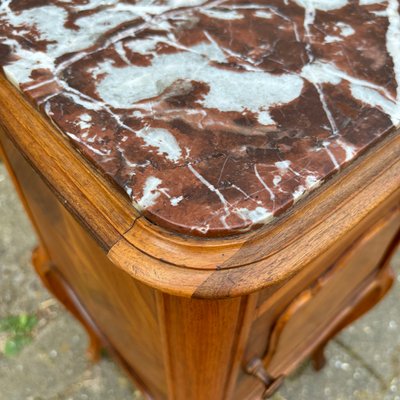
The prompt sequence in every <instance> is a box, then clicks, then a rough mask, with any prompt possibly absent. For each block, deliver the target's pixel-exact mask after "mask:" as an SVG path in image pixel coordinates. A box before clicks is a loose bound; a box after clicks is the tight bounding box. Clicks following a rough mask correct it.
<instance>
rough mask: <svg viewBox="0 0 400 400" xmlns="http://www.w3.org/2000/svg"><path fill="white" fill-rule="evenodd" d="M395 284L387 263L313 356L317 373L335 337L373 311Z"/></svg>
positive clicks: (322, 365)
mask: <svg viewBox="0 0 400 400" xmlns="http://www.w3.org/2000/svg"><path fill="white" fill-rule="evenodd" d="M393 282H394V274H393V270H392V269H391V268H390V264H389V263H387V264H386V265H385V266H384V267H382V268H381V269H380V270H379V272H378V273H377V274H376V275H375V277H374V278H373V279H372V280H371V281H370V283H369V284H368V285H367V286H366V287H364V290H362V291H361V292H360V293H359V294H358V295H357V296H356V298H355V299H354V301H353V302H352V303H351V305H350V306H349V307H348V311H347V312H346V314H345V317H344V318H343V319H342V320H341V321H340V322H339V323H338V324H337V325H336V326H335V328H334V329H333V330H332V331H331V332H330V333H329V336H328V337H327V338H326V339H325V340H324V341H323V342H322V343H321V344H320V345H319V346H318V347H317V349H316V350H315V351H314V352H313V354H312V355H311V360H312V364H313V367H314V369H315V370H316V371H319V370H321V369H322V368H323V367H324V365H325V363H326V358H325V355H324V350H325V347H326V345H327V344H328V343H329V341H330V340H331V339H332V338H333V337H335V336H336V335H337V334H338V333H339V332H340V331H341V330H342V329H344V328H345V327H346V326H348V325H350V324H351V323H353V322H354V321H355V320H357V319H358V318H360V317H361V316H362V315H364V314H365V313H366V312H368V311H369V310H371V309H372V308H373V307H374V306H375V305H376V304H377V303H379V301H380V300H381V299H382V298H383V297H384V296H385V294H386V293H387V292H388V291H389V289H390V288H391V286H392V284H393Z"/></svg>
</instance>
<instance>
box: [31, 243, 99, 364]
mask: <svg viewBox="0 0 400 400" xmlns="http://www.w3.org/2000/svg"><path fill="white" fill-rule="evenodd" d="M32 264H33V266H34V268H35V270H36V273H37V274H38V275H39V277H40V279H41V280H42V282H43V284H44V285H45V287H46V288H47V289H48V290H49V291H50V293H52V294H53V295H54V296H55V297H56V298H57V299H58V300H59V301H60V302H61V303H62V304H63V305H64V306H65V307H66V308H67V310H68V311H69V312H70V313H71V314H72V315H73V316H74V317H75V318H76V319H77V320H78V321H79V322H80V323H81V324H82V325H83V327H84V328H85V330H86V332H87V334H88V336H89V347H88V350H87V354H88V357H89V358H90V359H91V360H92V361H94V362H96V361H98V360H99V359H100V355H101V350H102V348H103V344H102V341H101V339H100V335H99V333H97V329H96V327H95V325H94V324H93V323H92V322H91V319H90V317H89V316H88V315H87V313H86V311H85V309H84V308H83V307H82V306H81V304H80V302H79V299H78V298H77V297H76V295H75V293H74V292H73V291H72V289H71V288H70V287H69V285H68V284H67V283H66V281H65V280H64V278H63V277H62V275H61V274H60V273H59V271H57V269H56V268H54V266H53V265H52V263H51V261H50V259H49V256H48V254H47V252H46V250H45V249H44V248H43V247H42V246H38V247H37V248H36V249H35V250H34V251H33V253H32Z"/></svg>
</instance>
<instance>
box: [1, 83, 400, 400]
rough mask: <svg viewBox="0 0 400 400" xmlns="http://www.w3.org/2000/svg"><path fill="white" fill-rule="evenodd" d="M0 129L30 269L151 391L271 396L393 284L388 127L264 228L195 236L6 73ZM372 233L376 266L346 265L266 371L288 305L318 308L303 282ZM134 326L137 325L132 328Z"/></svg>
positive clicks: (396, 170) (395, 181)
mask: <svg viewBox="0 0 400 400" xmlns="http://www.w3.org/2000/svg"><path fill="white" fill-rule="evenodd" d="M0 131H1V132H0V133H1V135H0V138H1V146H2V148H3V151H4V154H5V161H6V164H7V165H8V168H9V171H10V173H11V176H12V177H13V178H14V182H15V185H16V187H17V189H18V191H19V193H20V197H21V199H22V201H23V202H24V205H25V208H26V210H27V212H28V214H29V216H30V218H31V220H32V222H33V224H34V225H35V228H36V230H37V232H38V235H39V238H40V240H41V243H42V245H41V247H40V250H39V251H38V252H37V253H36V255H35V258H34V261H35V262H34V264H35V267H36V270H37V271H38V274H39V275H40V276H41V277H42V279H43V280H44V283H45V284H46V286H47V287H48V288H49V289H50V290H52V291H53V293H54V294H55V295H56V296H57V297H58V298H59V299H60V300H61V301H62V302H63V303H64V304H65V305H66V306H67V307H68V308H69V309H70V310H71V312H72V313H73V314H74V315H75V316H77V318H78V319H79V320H81V322H83V324H84V326H85V327H86V328H87V330H88V332H89V335H90V337H91V344H92V346H91V354H92V356H93V357H96V353H98V349H99V348H100V346H107V347H109V348H110V349H111V351H112V352H113V354H114V355H115V356H116V357H117V358H118V359H119V360H120V361H121V362H122V364H123V365H124V366H125V367H126V368H127V370H128V371H129V372H130V373H131V375H132V376H133V378H134V379H135V381H136V382H137V384H138V385H139V387H140V388H142V390H143V391H144V392H145V393H147V395H148V397H149V398H155V399H165V398H169V399H174V400H175V399H177V400H180V399H188V398H190V399H194V400H196V399H206V398H212V399H213V400H214V399H215V400H218V399H231V398H232V399H245V398H248V399H253V398H259V397H260V396H262V394H263V393H264V395H270V394H271V393H272V392H273V390H275V389H276V388H277V387H278V385H279V383H280V382H281V380H282V378H283V377H284V376H286V375H287V374H288V373H289V372H290V371H292V370H293V369H294V368H295V367H296V366H297V365H298V363H299V362H300V361H301V360H302V359H304V357H306V356H308V355H311V354H314V359H315V362H316V366H317V367H320V366H321V364H322V360H323V357H322V351H321V349H323V346H324V345H325V344H326V341H327V340H328V339H329V338H330V337H332V335H334V334H336V333H337V332H338V331H339V330H340V329H342V328H343V327H344V326H345V325H347V324H348V323H350V322H351V321H352V320H354V319H355V318H356V317H358V316H359V315H361V314H362V313H364V312H365V311H367V310H368V309H369V308H370V307H371V306H373V305H374V304H375V303H376V302H377V301H378V300H379V299H380V298H381V297H382V296H383V295H384V293H386V291H387V290H388V288H389V287H390V272H388V271H390V270H389V267H388V260H389V259H390V256H391V254H392V253H393V251H394V248H395V247H396V245H397V243H398V241H399V235H398V231H399V228H400V217H399V209H400V157H399V155H400V136H399V134H398V132H395V131H393V132H391V133H390V134H388V135H387V137H386V138H385V139H383V140H382V141H381V142H380V143H379V144H378V145H376V146H375V147H374V148H373V149H371V150H370V151H368V152H366V153H365V154H364V155H363V156H361V157H360V158H359V159H358V160H356V161H355V162H354V163H352V164H351V165H350V166H349V167H348V168H346V169H345V170H344V171H342V172H341V173H339V174H337V175H336V176H334V177H333V178H331V179H330V180H329V181H328V182H326V183H325V184H324V185H322V186H321V187H320V188H319V189H318V190H316V191H315V192H314V193H313V194H311V195H310V196H308V197H306V198H305V199H304V200H302V201H299V202H298V203H297V204H296V205H295V206H294V207H293V208H292V209H291V210H290V211H289V212H287V213H286V214H285V215H283V216H282V217H281V218H279V219H277V220H275V221H274V222H273V223H272V224H269V225H267V226H265V227H264V228H262V229H259V230H257V231H254V232H249V233H245V234H242V235H238V236H234V237H228V238H220V239H218V238H213V239H201V238H195V237H188V236H182V235H178V234H174V233H172V232H168V231H166V230H164V229H161V228H159V227H157V226H155V225H153V224H152V223H151V222H149V221H147V220H146V219H145V218H143V217H142V216H140V215H139V214H138V212H137V211H136V210H135V208H134V207H133V206H132V204H131V202H130V201H129V199H128V198H127V196H125V195H124V194H123V193H122V192H120V191H119V190H118V189H117V188H116V187H114V186H113V185H112V183H110V182H109V181H108V180H107V178H106V177H103V176H101V175H100V174H99V173H98V172H97V171H95V170H94V169H93V168H92V166H91V165H90V164H89V163H88V162H87V160H85V159H84V158H83V157H81V156H80V155H79V154H78V153H77V152H76V151H75V150H74V149H73V148H72V146H71V144H70V142H69V141H68V140H67V139H66V138H65V137H64V136H63V135H62V134H61V133H60V132H58V131H57V130H56V129H55V128H54V126H53V125H52V124H51V123H49V122H48V121H47V120H46V119H45V118H43V117H42V115H41V114H39V112H37V111H36V110H35V109H34V108H33V107H32V106H31V105H30V104H29V103H28V102H27V101H26V100H24V99H23V98H22V96H21V94H20V93H19V92H18V91H17V90H16V89H15V88H14V87H12V86H11V85H10V84H9V83H8V82H7V81H6V79H5V78H4V77H3V76H0ZM55 221H58V222H57V223H55ZM60 221H61V222H60ZM386 222H387V223H386ZM61 230H62V232H63V233H65V240H64V243H60V242H61V241H62V240H61V239H60V237H58V239H57V235H58V234H59V232H60V231H61ZM370 232H376V235H375V234H374V235H373V237H374V238H375V237H376V238H378V239H376V243H377V244H378V245H379V246H382V249H383V250H382V255H381V256H380V257H379V259H378V260H376V262H375V264H376V265H375V264H374V269H373V270H370V269H368V271H367V270H366V269H365V270H363V269H362V268H359V269H358V268H356V269H355V271H356V272H355V274H358V281H359V284H357V285H355V286H354V287H351V288H349V295H348V296H347V297H346V298H343V306H342V309H341V312H337V313H336V314H335V315H334V318H332V319H330V320H329V321H324V326H322V328H321V331H320V332H319V336H318V337H319V340H317V341H315V343H310V344H308V345H307V346H306V349H305V350H304V351H301V352H300V351H299V352H298V353H296V352H294V354H293V359H292V360H291V362H290V363H289V364H290V365H288V366H285V368H283V367H282V371H281V372H282V373H280V372H279V371H280V370H279V368H275V369H274V363H275V365H279V362H280V359H279V357H281V356H280V353H279V351H278V352H276V351H275V350H274V349H273V347H274V346H275V345H274V343H278V342H279V341H280V340H281V335H283V334H282V332H285V334H288V332H289V334H290V329H292V328H290V323H289V325H288V326H289V328H286V327H285V324H283V325H282V321H287V320H289V321H294V319H292V318H293V317H292V314H291V313H290V305H291V304H292V308H293V307H294V308H295V306H293V304H296V299H302V298H304V296H308V297H307V301H310V302H312V304H313V307H315V310H316V312H321V313H323V312H324V307H325V306H326V304H324V303H323V302H321V303H318V302H317V300H314V297H315V299H316V296H314V294H313V293H314V292H313V289H310V288H312V287H315V285H316V284H318V282H320V283H321V282H322V281H321V279H323V278H321V277H323V276H325V277H326V276H328V278H327V279H328V280H329V279H330V278H329V276H330V275H329V274H331V275H332V276H335V277H336V276H339V275H338V274H339V272H337V273H336V272H335V270H333V272H329V271H331V269H332V266H334V265H336V264H337V263H338V262H341V261H338V260H342V259H345V260H347V259H346V257H348V259H349V260H350V261H351V260H352V258H351V257H352V250H351V245H352V243H354V242H356V243H358V242H360V243H361V242H363V240H366V239H364V238H366V237H367V238H368V237H369V236H368V235H370ZM61 237H62V238H64V237H63V236H61ZM77 238H79V240H77ZM374 240H375V239H374ZM367 246H368V244H367ZM354 257H356V256H354ZM354 257H353V258H354ZM357 257H360V256H359V255H357ZM357 260H358V259H357V258H356V261H351V263H353V264H354V265H356V264H357V262H358V261H357ZM350 261H349V262H350ZM353 264H352V265H353ZM346 265H347V261H344V262H343V266H342V267H341V268H344V269H346V268H350V267H346ZM357 265H358V264H357ZM371 268H372V267H371ZM339 270H340V269H339ZM339 270H338V271H339ZM327 274H328V275H327ZM335 279H336V278H335ZM337 279H338V282H339V283H340V278H337ZM358 281H357V282H358ZM336 287H337V286H336ZM116 288H118V290H117V289H116ZM75 292H76V293H75ZM325 293H327V295H326V296H328V297H329V296H333V294H331V292H329V293H328V292H325ZM350 294H351V295H350ZM132 299H133V300H132ZM134 300H135V301H134ZM300 303H301V302H300ZM314 304H316V305H315V306H314ZM288 310H289V311H288ZM313 312H314V311H313ZM299 321H300V324H301V323H302V322H301V321H303V319H302V317H300V318H299ZM304 321H306V319H305V318H304ZM110 324H111V325H114V326H110ZM137 324H139V325H140V324H141V326H142V327H143V329H142V330H137V329H136V330H135V329H133V328H132V327H133V326H135V325H137ZM305 324H306V322H304V325H305ZM302 328H303V327H302ZM306 331H307V329H306V327H305V326H304V332H306ZM283 337H284V336H282V338H283ZM307 339H308V338H306V337H305V338H304V340H307ZM127 344H129V346H128V347H129V349H127ZM274 353H276V354H277V355H276V356H275V358H274ZM257 360H259V361H257Z"/></svg>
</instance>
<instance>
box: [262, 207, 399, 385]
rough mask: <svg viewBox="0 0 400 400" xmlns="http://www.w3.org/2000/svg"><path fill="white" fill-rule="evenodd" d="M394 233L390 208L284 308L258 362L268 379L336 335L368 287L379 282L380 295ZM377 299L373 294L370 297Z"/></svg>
mask: <svg viewBox="0 0 400 400" xmlns="http://www.w3.org/2000/svg"><path fill="white" fill-rule="evenodd" d="M399 228H400V211H399V209H395V210H394V211H392V213H391V214H390V216H389V217H386V218H385V219H383V220H381V221H380V222H379V223H378V224H376V225H375V226H374V227H373V228H372V229H371V230H370V231H369V232H367V233H366V234H364V235H363V236H362V237H361V238H360V239H359V240H358V241H356V242H355V243H354V244H353V245H352V246H351V247H350V248H349V250H348V251H347V252H346V253H345V254H344V255H343V256H342V257H341V258H340V259H339V260H338V261H337V262H336V263H335V265H334V266H333V267H332V268H330V269H329V270H328V271H327V272H325V273H324V274H323V275H322V276H321V277H320V278H319V279H318V280H317V281H316V282H314V284H312V285H311V286H310V287H309V288H308V289H307V290H304V291H303V292H301V293H300V295H298V296H297V297H296V298H295V299H294V300H293V301H292V302H291V303H290V304H289V305H288V306H287V307H286V309H285V310H284V312H283V313H282V314H281V315H280V316H279V317H278V319H277V320H276V322H275V324H274V326H273V329H272V332H271V334H270V340H269V345H268V351H267V354H266V355H265V357H264V365H265V368H266V371H267V372H268V375H269V376H270V377H273V378H278V377H280V376H284V375H287V374H288V373H290V372H291V371H292V370H293V369H294V368H295V367H296V366H297V364H298V363H299V362H301V361H302V360H303V359H304V357H306V356H307V355H309V354H310V353H311V352H312V351H313V350H314V349H315V348H316V347H317V346H318V344H320V343H322V342H324V340H326V339H327V338H329V337H330V336H332V334H333V333H335V332H337V331H338V330H339V329H338V328H339V327H342V325H343V321H345V320H348V319H349V312H350V313H351V312H352V311H351V307H357V305H356V304H355V303H357V302H362V301H363V300H362V299H361V298H360V296H361V294H362V296H361V297H363V296H364V294H363V293H364V292H365V296H370V294H368V293H367V292H368V291H369V290H376V289H377V288H375V287H371V282H378V281H379V280H382V282H381V286H382V287H381V288H380V289H381V291H383V292H386V290H387V289H388V288H389V287H390V283H391V281H390V279H391V278H390V277H388V276H386V275H385V274H384V273H382V271H381V270H382V268H383V266H384V264H385V261H386V260H387V258H388V257H389V253H390V252H391V250H392V247H393V245H394V240H395V238H396V237H397V234H398V232H399ZM389 281H390V282H389ZM378 286H379V284H378ZM386 286H387V287H386ZM378 289H379V288H378ZM383 294H384V293H380V292H379V290H378V291H377V292H376V294H374V296H378V297H379V296H380V295H383ZM372 301H373V300H372ZM360 308H365V306H361V305H360ZM353 319H354V318H353Z"/></svg>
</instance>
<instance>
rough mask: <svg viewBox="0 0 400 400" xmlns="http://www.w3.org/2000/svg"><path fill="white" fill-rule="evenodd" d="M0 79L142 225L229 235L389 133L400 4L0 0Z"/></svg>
mask: <svg viewBox="0 0 400 400" xmlns="http://www.w3.org/2000/svg"><path fill="white" fill-rule="evenodd" d="M0 65H1V66H2V67H3V69H4V71H5V74H6V76H7V77H8V78H9V80H10V81H12V82H13V83H14V84H15V85H17V86H19V87H20V89H21V90H22V91H23V92H24V93H25V94H26V95H27V96H28V97H29V98H30V100H31V101H33V103H34V104H35V105H36V106H38V107H39V108H40V110H41V111H42V112H43V113H45V114H46V115H47V116H48V117H49V118H51V120H52V121H53V122H54V124H56V125H57V126H58V127H59V128H60V130H61V131H62V132H63V133H65V135H66V136H68V138H70V140H71V141H72V143H73V144H74V145H75V147H76V149H77V150H78V151H79V152H81V153H82V154H83V155H84V156H85V157H87V158H88V159H89V160H90V161H91V162H92V163H93V164H94V165H95V167H96V168H97V169H98V170H100V171H101V172H102V173H103V174H105V175H106V176H108V177H109V178H110V179H111V180H112V181H114V182H115V183H116V184H117V185H118V186H119V187H120V188H122V189H123V190H124V191H125V192H126V193H127V195H128V196H129V197H130V198H131V199H132V202H133V205H134V206H135V207H136V208H137V209H138V210H139V211H140V212H141V213H142V214H143V215H144V216H145V217H147V218H148V219H150V220H151V221H153V222H154V223H156V224H159V225H161V226H164V227H166V228H168V229H172V230H175V231H179V232H184V233H187V234H194V235H206V236H212V235H229V234H233V233H238V232H243V231H246V230H249V229H252V228H255V227H259V226H261V225H263V224H266V223H268V222H269V221H271V220H273V219H274V218H275V217H276V216H278V215H279V214H281V213H282V212H284V211H285V210H287V209H288V208H289V207H291V206H292V205H293V204H294V203H296V202H297V201H298V200H299V199H300V198H302V197H303V196H305V195H307V194H309V193H310V192H311V191H312V190H313V189H315V188H316V187H318V186H319V185H320V184H321V183H322V182H323V181H324V180H326V179H327V178H328V177H329V176H331V175H332V174H333V173H335V172H337V171H339V170H340V169H342V168H343V167H344V166H345V165H347V164H348V163H349V162H351V161H352V160H354V159H355V158H357V157H358V156H359V155H360V154H361V153H362V152H364V151H365V150H366V149H367V148H369V147H371V146H372V145H373V144H374V143H375V142H376V141H378V140H379V139H381V138H382V137H383V136H384V135H385V134H387V133H388V132H389V131H391V130H392V129H393V127H395V126H397V125H398V124H399V120H400V107H399V105H400V103H399V100H400V92H398V90H397V82H398V81H399V79H400V15H399V3H398V1H397V0H375V1H374V0H357V1H356V0H354V1H352V0H247V1H246V0H240V1H223V0H214V1H204V0H186V1H184V0H164V1H163V0H153V1H151V0H136V1H135V0H125V1H117V0H53V1H46V0H1V2H0Z"/></svg>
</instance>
